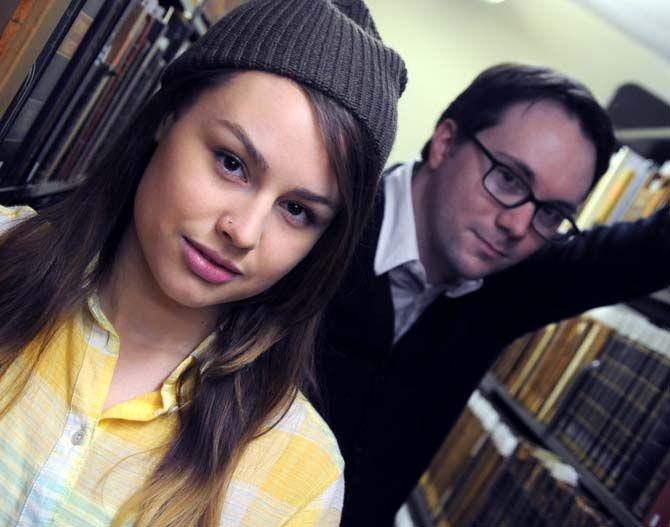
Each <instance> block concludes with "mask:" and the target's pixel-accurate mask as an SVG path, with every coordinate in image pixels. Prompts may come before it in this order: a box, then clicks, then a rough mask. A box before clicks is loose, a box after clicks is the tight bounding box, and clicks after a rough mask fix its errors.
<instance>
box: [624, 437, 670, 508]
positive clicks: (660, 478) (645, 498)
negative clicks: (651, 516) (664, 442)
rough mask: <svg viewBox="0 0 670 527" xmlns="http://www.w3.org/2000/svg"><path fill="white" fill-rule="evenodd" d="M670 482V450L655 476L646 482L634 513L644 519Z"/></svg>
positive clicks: (635, 505)
mask: <svg viewBox="0 0 670 527" xmlns="http://www.w3.org/2000/svg"><path fill="white" fill-rule="evenodd" d="M668 480H670V450H669V451H668V452H666V453H665V455H664V456H663V459H662V461H661V462H660V464H659V465H658V466H657V468H656V470H655V471H654V473H653V476H652V477H651V479H650V480H649V481H647V482H646V484H645V486H644V489H643V490H642V492H641V493H640V496H639V497H638V498H637V500H635V504H634V505H633V512H634V513H635V515H637V516H638V517H639V518H643V517H644V516H645V514H646V513H647V511H648V510H649V507H650V506H651V504H652V502H653V501H654V499H655V498H656V496H657V495H658V493H659V491H660V490H661V488H662V487H663V485H664V484H665V482H666V481H668Z"/></svg>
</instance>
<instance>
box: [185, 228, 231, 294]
mask: <svg viewBox="0 0 670 527" xmlns="http://www.w3.org/2000/svg"><path fill="white" fill-rule="evenodd" d="M182 251H183V253H184V259H185V261H186V265H187V266H188V268H189V269H190V270H191V271H192V272H193V273H194V274H195V275H197V276H198V277H200V278H202V279H203V280H205V281H206V282H209V283H211V284H224V283H226V282H230V281H231V280H232V279H233V278H235V277H236V276H239V275H240V274H241V272H240V270H239V269H238V268H237V267H236V266H235V265H234V264H233V263H232V262H229V261H228V260H226V259H225V258H222V257H221V256H219V255H218V254H216V252H215V251H212V250H211V249H209V248H207V247H205V246H203V245H200V244H198V243H197V242H194V241H192V240H189V239H188V238H182Z"/></svg>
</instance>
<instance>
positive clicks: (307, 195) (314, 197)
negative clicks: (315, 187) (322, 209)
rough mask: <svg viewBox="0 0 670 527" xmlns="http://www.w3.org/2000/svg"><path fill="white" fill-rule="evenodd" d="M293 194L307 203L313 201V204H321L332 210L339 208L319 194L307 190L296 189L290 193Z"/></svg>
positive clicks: (302, 188)
mask: <svg viewBox="0 0 670 527" xmlns="http://www.w3.org/2000/svg"><path fill="white" fill-rule="evenodd" d="M292 193H293V194H295V195H297V196H299V197H301V198H302V199H305V200H307V201H313V202H315V203H321V204H322V205H325V206H326V207H329V208H331V209H333V210H337V209H338V208H339V206H338V205H337V203H335V202H334V201H333V200H331V199H329V198H327V197H325V196H321V195H320V194H315V193H314V192H312V191H311V190H307V189H306V188H304V187H298V188H296V189H294V190H293V191H292Z"/></svg>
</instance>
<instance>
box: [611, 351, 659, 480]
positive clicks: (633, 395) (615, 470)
mask: <svg viewBox="0 0 670 527" xmlns="http://www.w3.org/2000/svg"><path fill="white" fill-rule="evenodd" d="M651 356H652V360H651V361H650V363H649V367H648V368H647V369H646V371H645V372H643V374H642V376H641V377H640V378H638V379H637V381H636V386H635V389H634V390H631V392H630V394H629V395H628V397H627V398H626V401H625V404H624V406H623V407H622V408H621V409H620V411H619V416H618V418H617V419H616V426H613V427H612V430H611V432H610V434H609V435H610V438H609V441H607V449H608V451H609V457H610V459H609V463H608V462H607V461H608V460H607V459H606V458H603V459H601V463H602V465H604V471H605V473H606V474H607V479H606V481H605V484H606V486H607V487H608V488H610V489H615V488H616V487H617V486H618V483H619V481H620V479H621V477H622V476H623V474H624V473H625V472H626V471H627V470H628V468H629V466H630V464H631V461H632V458H633V456H635V455H636V454H637V453H639V452H640V450H641V445H642V444H643V442H644V440H645V439H646V438H649V437H650V430H651V428H652V427H653V425H654V424H656V423H657V422H658V413H659V404H661V403H662V402H663V401H664V400H665V397H664V394H665V393H666V392H667V387H668V383H669V382H670V361H668V360H667V359H666V358H665V357H662V356H661V355H659V354H657V353H655V352H651ZM668 425H670V423H668ZM603 455H604V456H606V455H607V453H604V454H603Z"/></svg>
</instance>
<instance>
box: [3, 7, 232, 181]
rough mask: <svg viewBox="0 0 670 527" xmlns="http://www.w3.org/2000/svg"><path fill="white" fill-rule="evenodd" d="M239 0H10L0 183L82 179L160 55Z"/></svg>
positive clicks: (155, 72)
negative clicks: (27, 28)
mask: <svg viewBox="0 0 670 527" xmlns="http://www.w3.org/2000/svg"><path fill="white" fill-rule="evenodd" d="M239 3H241V0H208V1H205V0H191V1H188V2H186V1H182V2H181V3H179V2H172V1H167V0H165V1H163V0H160V1H159V0H48V1H46V2H41V1H40V2H37V1H35V0H19V1H18V2H16V6H15V8H14V11H13V13H12V16H11V18H10V20H9V21H8V22H7V24H6V25H5V27H4V29H2V34H0V77H1V75H2V74H3V72H6V73H7V76H6V77H2V79H4V80H0V114H1V115H2V118H1V119H0V188H6V187H15V186H21V185H26V184H36V183H44V182H47V181H48V182H55V181H61V182H65V181H70V182H71V181H77V180H79V179H81V178H83V177H85V175H86V173H87V170H88V169H89V167H90V166H91V163H92V162H93V161H94V160H95V159H96V158H97V156H98V155H99V153H100V152H101V150H102V149H104V147H105V146H107V145H108V144H109V142H110V141H112V140H113V139H114V138H115V137H116V136H117V135H118V134H119V133H120V132H121V131H122V130H123V128H124V127H125V126H126V125H127V121H128V118H129V116H132V115H133V114H134V113H135V112H136V111H137V110H138V108H139V107H140V105H141V104H142V103H143V102H144V101H145V100H146V99H147V98H148V96H149V95H151V93H152V92H153V91H154V90H155V88H156V87H157V85H158V82H159V79H160V75H161V73H162V71H163V70H164V68H165V66H166V65H167V63H169V62H170V61H171V60H172V59H173V58H174V57H175V56H176V55H177V54H178V53H179V52H180V51H182V50H183V49H184V48H185V47H186V46H188V45H189V44H190V42H191V41H192V40H194V39H195V38H197V37H198V36H199V34H200V33H201V32H203V31H204V30H205V29H206V26H207V24H211V23H213V22H215V21H216V20H217V19H218V17H220V16H222V15H223V14H225V13H226V12H228V11H229V10H230V9H232V8H234V7H236V6H237V5H238V4H239ZM161 4H163V5H161ZM175 6H176V7H177V9H175ZM45 13H46V15H45ZM47 15H48V16H47ZM196 15H197V16H196ZM201 15H202V16H201ZM196 20H197V21H198V23H195V21H196ZM26 26H30V27H31V28H32V30H31V31H24V30H22V28H25V27H26ZM198 27H200V32H198V31H197V28H198ZM36 46H37V49H35V48H36ZM5 51H7V53H5ZM12 53H14V54H13V55H12ZM17 57H18V59H17ZM21 65H23V69H22V68H21V67H20V66H21ZM19 77H21V78H22V79H23V81H22V83H21V84H20V86H18V87H17V78H19Z"/></svg>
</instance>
